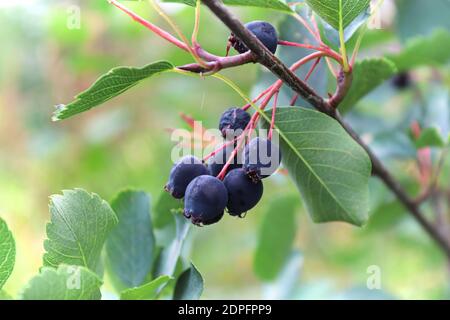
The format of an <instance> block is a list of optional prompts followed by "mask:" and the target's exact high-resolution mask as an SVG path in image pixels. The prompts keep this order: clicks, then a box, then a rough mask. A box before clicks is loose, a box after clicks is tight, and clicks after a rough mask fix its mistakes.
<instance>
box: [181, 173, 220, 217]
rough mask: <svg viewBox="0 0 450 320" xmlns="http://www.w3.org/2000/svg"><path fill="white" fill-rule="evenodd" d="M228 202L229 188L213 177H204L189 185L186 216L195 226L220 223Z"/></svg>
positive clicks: (185, 209) (185, 205) (185, 198)
mask: <svg viewBox="0 0 450 320" xmlns="http://www.w3.org/2000/svg"><path fill="white" fill-rule="evenodd" d="M227 202H228V193H227V188H225V185H224V184H223V182H222V181H220V180H219V179H217V178H216V177H213V176H208V175H203V176H199V177H197V178H195V179H194V180H192V181H191V183H189V185H188V187H187V189H186V196H185V197H184V216H185V217H186V218H188V219H191V221H192V223H193V224H195V225H207V224H212V223H215V222H217V221H219V220H220V219H221V218H222V216H223V211H224V210H225V207H226V205H227Z"/></svg>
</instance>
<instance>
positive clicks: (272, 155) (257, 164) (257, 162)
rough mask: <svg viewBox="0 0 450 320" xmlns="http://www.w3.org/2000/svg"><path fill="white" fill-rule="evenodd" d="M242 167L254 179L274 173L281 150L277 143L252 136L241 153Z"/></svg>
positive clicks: (278, 162)
mask: <svg viewBox="0 0 450 320" xmlns="http://www.w3.org/2000/svg"><path fill="white" fill-rule="evenodd" d="M242 163H243V165H242V168H243V169H244V170H245V172H246V173H247V175H248V176H249V177H250V178H251V179H252V180H253V181H254V182H256V181H258V180H260V179H263V178H266V177H268V176H270V175H271V174H272V173H274V172H275V171H276V170H277V168H278V166H279V165H280V163H281V151H280V149H279V148H278V146H277V145H275V144H273V143H272V142H271V141H270V140H267V139H264V138H253V139H252V140H250V142H249V143H248V144H247V145H246V146H245V148H244V152H243V154H242Z"/></svg>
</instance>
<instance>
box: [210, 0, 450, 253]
mask: <svg viewBox="0 0 450 320" xmlns="http://www.w3.org/2000/svg"><path fill="white" fill-rule="evenodd" d="M202 1H203V3H204V4H205V5H206V6H207V7H208V8H209V9H210V10H211V11H212V12H213V13H214V14H215V15H216V16H217V17H218V18H219V19H220V20H221V21H222V22H223V23H224V24H225V25H226V26H227V27H228V28H229V29H230V30H231V32H232V33H234V34H235V35H236V36H237V37H238V38H239V39H240V40H241V41H242V42H243V43H244V44H245V45H246V46H247V47H248V48H249V49H250V50H251V51H252V52H253V54H254V55H255V57H256V60H257V62H259V63H261V64H262V65H264V66H265V67H266V68H268V69H269V70H270V71H271V72H272V73H273V74H274V75H276V76H277V77H278V78H279V79H281V80H282V81H283V82H284V83H286V84H287V85H288V86H289V87H290V88H291V89H292V90H294V92H296V93H298V94H299V95H300V96H302V97H303V98H304V99H305V100H307V101H308V102H309V103H311V104H312V105H313V106H314V107H315V108H316V109H317V110H319V111H321V112H323V113H326V114H328V115H330V116H331V117H333V118H335V119H336V120H337V121H338V122H339V123H340V124H341V125H342V127H343V128H344V129H345V130H346V131H347V132H348V134H349V135H350V136H351V137H352V138H353V139H354V140H355V141H356V142H357V143H358V144H359V145H361V147H362V148H364V150H365V151H366V152H367V154H368V155H369V157H370V160H371V162H372V171H373V174H374V175H375V176H377V177H378V178H380V179H381V180H382V181H383V182H384V184H385V185H386V186H387V187H388V188H389V189H390V190H391V191H392V192H393V193H394V194H395V195H396V197H397V198H398V200H399V201H400V202H401V203H402V204H403V205H404V206H405V208H406V209H408V212H409V213H410V214H411V215H412V216H413V217H414V218H415V219H416V220H417V221H418V222H419V224H420V225H421V226H422V227H423V228H424V229H425V231H426V232H427V233H428V234H429V235H430V236H431V238H433V239H434V240H435V241H436V243H437V244H438V245H439V246H440V247H441V248H442V250H443V251H444V252H445V254H446V255H447V256H448V257H450V243H449V241H447V239H446V238H445V237H444V236H443V235H442V234H441V233H440V232H439V230H437V229H436V228H435V227H434V226H433V225H432V224H431V223H430V222H428V221H427V220H426V219H425V218H424V216H423V214H422V212H421V211H420V208H419V206H418V205H417V204H416V203H415V202H414V201H413V200H412V199H411V198H410V197H409V196H408V194H407V193H406V192H405V190H404V189H403V188H402V187H401V185H400V184H399V183H398V182H397V181H396V180H395V179H394V177H393V176H392V175H391V174H390V173H389V171H388V170H387V169H386V168H385V167H384V165H383V163H382V162H381V161H380V159H378V157H377V156H376V155H375V154H374V153H373V152H372V150H371V149H370V148H369V147H368V146H367V145H366V144H365V143H364V142H363V141H362V140H361V138H360V137H359V136H358V134H357V133H356V132H355V131H354V130H353V129H352V128H351V127H350V126H349V125H348V124H347V123H345V121H344V120H343V119H342V118H341V116H340V115H339V113H338V112H336V110H335V108H336V107H337V105H338V104H339V102H340V101H342V99H343V97H344V96H345V94H346V90H347V89H348V87H349V83H350V81H351V79H350V80H348V79H347V80H348V81H345V78H346V77H343V79H342V80H341V83H339V81H338V89H337V92H336V93H335V95H334V99H333V97H332V98H331V99H330V103H329V102H327V101H325V100H324V99H323V98H322V97H320V96H319V95H317V94H316V93H315V92H314V90H313V89H311V88H310V87H309V86H308V85H307V84H306V83H305V82H303V81H302V80H300V79H299V78H298V77H297V76H296V75H295V74H294V73H293V72H292V71H290V70H289V68H288V67H287V66H285V65H284V64H283V63H282V62H281V61H280V60H279V59H278V58H277V57H275V56H274V55H273V54H272V53H271V52H270V51H269V50H268V49H267V48H266V47H265V46H264V45H263V44H262V43H261V42H260V41H259V40H258V39H257V38H256V37H255V36H254V35H253V34H252V33H251V32H249V31H248V30H247V29H246V28H245V27H244V25H243V24H242V23H241V22H240V21H239V20H238V19H237V18H236V17H235V16H234V15H232V14H231V13H230V12H229V10H228V9H227V8H226V7H225V6H224V5H223V4H222V2H220V1H219V0H202ZM341 78H342V77H341ZM339 90H342V91H341V92H339Z"/></svg>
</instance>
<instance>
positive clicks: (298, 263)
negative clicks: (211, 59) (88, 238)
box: [0, 0, 450, 299]
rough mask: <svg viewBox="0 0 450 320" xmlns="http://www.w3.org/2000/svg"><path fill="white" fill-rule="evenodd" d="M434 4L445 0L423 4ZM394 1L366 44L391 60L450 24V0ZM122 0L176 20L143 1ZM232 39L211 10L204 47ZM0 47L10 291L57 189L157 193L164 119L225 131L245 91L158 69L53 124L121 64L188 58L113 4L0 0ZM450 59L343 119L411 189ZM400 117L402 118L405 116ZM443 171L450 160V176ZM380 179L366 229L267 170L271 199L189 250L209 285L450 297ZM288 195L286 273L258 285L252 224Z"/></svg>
mask: <svg viewBox="0 0 450 320" xmlns="http://www.w3.org/2000/svg"><path fill="white" fill-rule="evenodd" d="M435 1H436V2H439V3H441V2H442V1H440V0H433V1H418V3H423V4H424V3H430V4H431V3H433V2H435ZM385 2H386V3H387V4H386V5H384V6H383V11H382V12H383V13H382V17H383V21H382V22H383V28H382V29H381V30H372V31H369V33H368V35H367V37H366V38H365V39H366V40H365V41H364V44H363V51H362V55H363V56H382V55H383V54H384V53H386V52H391V51H395V50H398V48H399V47H400V46H401V44H402V43H404V42H405V41H407V39H408V38H410V37H414V36H416V35H417V34H423V35H425V36H426V35H428V34H429V33H430V32H432V30H433V29H434V28H435V27H444V28H447V29H448V28H449V26H448V19H447V18H448V13H449V9H450V7H448V6H447V3H448V2H445V0H444V1H443V3H444V4H443V7H441V9H439V7H437V8H434V9H433V10H431V9H430V7H429V6H428V7H427V6H424V8H421V9H420V8H417V9H415V10H419V12H421V17H422V18H421V19H420V20H421V22H420V23H418V22H417V16H416V15H417V11H415V10H413V9H411V8H410V7H408V6H405V4H404V3H405V2H408V1H396V3H394V2H393V1H385ZM416 2H417V1H416ZM126 4H127V5H128V6H129V7H131V8H132V9H133V10H135V11H136V12H138V13H140V14H141V15H143V16H144V17H146V18H149V19H150V20H151V21H152V22H154V23H156V24H158V25H160V26H164V27H167V25H166V24H165V23H164V21H163V20H162V19H161V17H159V16H158V15H157V14H156V13H155V12H154V10H153V9H152V8H151V6H149V4H148V3H147V2H145V1H144V2H141V3H138V2H133V1H127V2H126ZM73 6H76V7H75V8H79V9H80V14H81V16H80V17H81V25H80V28H79V29H71V28H68V19H69V18H70V17H71V15H72V14H73V11H72V9H73V8H74V7H73ZM163 8H164V9H165V10H166V12H168V13H170V15H171V16H172V17H173V18H174V19H175V21H176V22H177V23H178V24H179V26H180V27H181V28H182V29H183V30H184V32H185V34H190V32H191V29H192V22H193V14H194V10H193V9H192V8H189V7H186V6H183V5H175V4H163ZM232 10H233V11H234V12H235V13H236V14H238V15H239V16H240V17H241V18H242V20H243V21H250V20H255V19H258V20H268V21H270V22H272V23H274V24H276V23H279V22H281V21H282V20H283V19H284V16H283V14H281V13H276V12H273V11H267V10H262V9H248V8H245V9H244V8H232ZM437 15H443V16H444V18H442V19H441V18H438V16H437ZM446 17H447V18H446ZM422 19H427V20H426V21H428V22H423V21H422ZM441 22H442V23H441ZM439 23H441V25H439ZM412 24H413V25H414V26H411V25H412ZM414 28H415V29H417V30H415V31H414V30H411V29H414ZM227 37H228V31H227V29H226V28H225V27H224V26H223V25H221V24H220V23H218V21H217V20H216V19H215V18H214V17H213V16H212V15H211V14H210V13H209V12H208V11H207V10H203V15H202V27H201V31H200V42H201V43H202V44H203V46H204V47H206V48H208V49H209V50H210V51H212V52H214V53H217V54H222V53H224V51H225V46H226V41H227ZM0 43H1V49H0V190H1V192H0V216H1V217H2V218H4V219H5V220H6V221H7V223H8V225H9V227H10V229H11V230H12V232H13V233H14V236H15V239H16V243H17V261H16V266H15V269H14V272H13V274H12V277H11V279H10V280H9V281H8V283H7V285H6V288H5V289H6V290H7V291H8V292H10V293H11V294H16V293H17V292H18V291H20V288H21V287H22V286H23V285H24V284H25V283H26V281H27V280H28V279H29V278H31V277H32V276H33V275H34V274H35V273H36V272H37V271H38V269H39V267H40V266H41V265H42V261H41V257H42V254H43V251H44V250H43V246H42V241H43V239H44V238H45V224H46V222H47V221H48V219H49V213H48V207H47V205H48V196H49V195H51V194H55V193H59V192H60V191H61V190H63V189H69V188H75V187H81V188H84V189H86V190H89V191H91V192H95V193H98V194H99V195H100V196H101V197H102V198H104V199H111V198H112V197H113V196H114V195H115V194H116V193H117V192H118V191H120V190H122V189H124V188H125V187H133V188H137V189H142V190H145V191H147V192H149V193H150V194H151V195H152V199H153V203H155V202H156V200H157V199H158V197H159V196H160V194H161V191H162V187H163V185H164V184H165V182H166V178H167V174H168V172H169V170H170V167H171V166H172V163H171V161H170V152H171V149H172V147H173V142H172V141H171V140H170V134H169V133H168V132H167V130H166V129H167V128H179V127H186V125H185V124H184V123H183V121H182V120H181V119H180V117H179V112H184V113H186V114H189V115H191V116H193V117H194V118H195V119H197V120H201V121H203V123H204V125H205V126H207V127H216V126H217V121H218V118H219V115H220V114H221V112H222V111H223V110H224V109H225V108H227V107H230V106H239V105H242V104H243V101H242V100H241V98H240V97H239V96H238V95H237V94H236V93H234V92H233V91H231V90H229V89H228V88H227V87H226V86H225V85H224V84H223V83H220V82H219V81H217V80H215V79H212V78H206V79H196V78H190V77H182V76H179V75H175V74H163V75H161V76H158V77H156V78H153V79H151V80H150V81H146V82H145V83H144V84H143V85H140V86H138V87H137V88H135V89H133V90H132V91H131V92H129V93H127V94H125V95H123V96H121V97H119V98H117V99H114V100H112V101H110V102H108V103H107V104H106V105H104V106H102V107H100V108H96V109H95V110H91V111H89V112H87V113H84V114H82V115H79V116H77V117H74V118H71V119H69V120H65V121H62V122H57V123H53V122H51V119H50V118H51V113H52V112H53V108H54V105H56V104H58V103H67V102H69V101H70V100H71V99H72V97H73V96H74V95H75V94H76V93H78V92H81V91H82V90H84V89H86V88H87V87H88V86H89V85H90V84H91V83H92V82H93V80H95V79H96V78H97V77H98V76H99V75H100V74H102V73H105V72H106V71H107V70H109V69H110V68H112V67H115V66H118V65H131V66H142V65H144V64H147V63H149V62H153V61H156V60H160V59H164V60H169V61H171V62H173V63H174V64H182V63H188V62H190V61H191V58H190V57H189V56H188V55H187V54H185V53H183V52H181V51H180V50H178V49H177V48H175V47H173V46H170V45H168V44H167V43H165V42H164V41H162V40H160V39H159V38H157V37H156V36H154V35H153V34H151V33H150V32H149V31H148V30H146V29H144V28H143V27H141V26H139V25H138V24H136V23H134V22H132V21H131V20H130V19H129V18H128V17H126V16H125V15H124V14H123V13H122V12H119V11H118V10H115V9H114V8H113V7H112V6H110V5H108V3H107V1H100V0H98V1H87V0H80V1H76V0H67V1H57V2H56V1H50V0H48V1H44V0H41V1H4V0H3V1H1V2H0ZM448 70H449V67H448V65H447V66H443V67H440V68H439V69H437V68H429V67H423V68H419V69H416V70H414V71H413V72H412V78H413V79H414V81H415V82H416V84H417V85H415V86H414V87H413V88H409V89H406V90H403V91H398V90H396V89H395V88H393V87H392V85H391V84H390V83H386V84H384V85H382V86H381V87H380V88H379V89H377V91H376V92H374V93H372V94H371V95H369V96H368V97H367V98H366V99H364V101H362V102H361V103H360V104H359V105H358V107H357V108H355V110H354V112H352V113H350V114H349V115H348V117H349V119H350V120H351V122H352V124H354V125H355V126H357V127H358V125H359V131H360V132H362V133H366V138H368V139H369V141H371V139H372V138H374V137H375V136H376V137H377V138H378V139H377V140H375V139H372V140H373V141H372V142H373V146H374V147H375V150H376V151H377V153H378V154H380V155H383V157H384V159H385V160H386V161H387V162H388V163H389V165H390V166H391V167H392V168H394V169H399V170H395V172H396V175H397V176H398V177H399V178H400V179H401V180H402V181H403V182H404V183H405V185H407V186H408V187H409V189H410V190H411V192H417V185H418V181H417V178H416V177H417V168H416V163H415V158H414V157H415V152H414V151H411V150H410V144H411V143H410V142H409V141H408V132H407V131H408V130H407V127H408V125H409V123H410V121H411V119H414V118H415V117H416V118H417V113H415V111H414V110H417V108H419V107H424V106H425V107H426V108H431V109H430V110H431V111H433V112H435V113H436V112H437V116H436V117H435V120H436V121H441V122H442V123H440V125H441V127H442V126H445V125H448V122H449V120H450V117H449V116H448V114H449V100H448V99H449V97H448V87H449V81H450V79H449V78H450V77H449V72H448ZM259 72H260V71H259V68H258V67H257V66H256V65H247V66H243V67H241V68H239V69H233V70H226V71H225V72H224V73H225V74H226V75H227V76H229V77H231V78H232V79H233V80H234V81H236V82H237V83H238V84H239V86H240V87H241V88H242V89H243V90H244V91H245V92H248V93H250V92H251V90H252V86H253V84H254V82H255V80H256V79H257V78H258V77H259ZM419 94H420V95H419ZM418 95H419V96H418ZM420 97H422V98H420ZM418 105H420V106H419V107H417V106H418ZM438 108H440V109H438ZM436 110H438V111H436ZM439 110H440V111H439ZM439 112H441V113H439ZM442 112H445V114H446V115H447V116H446V118H445V117H442ZM380 115H382V116H383V117H385V118H386V119H388V120H387V121H386V122H387V125H386V127H381V128H380V123H379V122H377V119H380ZM444 118H445V119H444ZM374 119H375V120H374ZM408 121H409V122H408ZM405 122H408V123H407V126H406V129H405V127H404V126H403V127H402V126H401V124H402V123H405ZM443 122H445V123H443ZM375 128H376V129H377V130H378V131H377V133H376V134H374V132H375V131H373V130H375ZM372 129H373V130H372ZM380 132H381V133H380ZM448 171H449V170H448V169H447V170H444V172H443V177H444V179H445V177H448V174H449V173H450V172H448ZM446 180H447V181H448V179H446ZM371 189H372V190H371V191H372V194H371V196H372V203H373V206H372V210H371V215H372V217H371V220H370V221H369V223H368V225H367V226H366V227H363V228H355V227H352V226H350V225H347V224H344V223H328V224H314V223H312V221H311V219H310V217H309V216H308V215H307V213H306V212H305V210H304V209H303V208H302V206H301V200H300V198H299V195H298V193H297V191H296V189H295V186H294V184H293V183H292V182H291V180H290V179H289V177H287V176H285V175H282V174H279V175H277V176H275V177H272V178H270V179H269V180H268V181H266V182H265V196H264V197H263V200H262V202H261V203H260V204H259V205H258V206H257V208H256V209H254V210H252V211H251V212H250V213H249V214H248V215H247V216H246V218H245V219H242V220H240V219H236V218H232V217H230V216H225V218H224V219H223V220H222V221H221V222H220V223H218V224H216V225H213V226H209V227H205V228H193V232H192V233H191V237H190V242H189V243H188V244H187V245H186V250H187V251H189V253H188V254H189V255H190V256H191V257H192V260H193V261H194V263H195V264H196V266H197V267H198V269H199V270H200V271H201V273H202V275H203V277H204V279H205V291H204V295H203V297H204V298H212V299H214V298H236V299H242V298H268V297H271V298H300V299H314V298H348V297H359V298H377V297H385V298H398V299H407V298H412V299H419V298H425V299H436V298H449V297H450V295H449V272H450V265H449V261H446V259H445V257H444V255H443V254H442V253H441V252H440V251H439V249H438V248H437V247H436V246H435V245H434V243H433V242H432V241H431V240H430V239H429V238H428V236H427V235H426V234H424V232H423V231H422V230H421V229H420V227H419V226H418V225H417V224H416V222H415V221H414V220H413V219H412V218H411V217H410V216H409V215H407V214H406V213H405V212H404V210H403V208H402V207H401V206H400V205H399V203H398V202H396V201H395V199H394V198H393V197H392V196H391V195H390V194H389V193H388V192H387V191H386V190H385V189H384V187H383V186H382V185H381V184H380V183H379V181H376V180H374V181H371ZM286 196H287V197H289V198H290V199H291V200H289V201H293V202H295V203H296V205H295V215H294V216H293V221H294V226H295V229H294V235H295V238H294V244H293V247H294V248H293V250H294V252H295V253H294V254H293V255H292V256H291V258H292V259H290V260H289V261H290V262H291V263H290V264H289V265H288V266H286V270H285V271H286V272H285V273H284V274H280V276H279V277H278V279H276V280H274V281H264V280H261V279H260V278H259V277H258V274H259V272H258V269H260V268H263V269H264V266H257V265H254V253H255V249H256V247H257V246H258V240H257V239H258V234H259V232H260V230H262V228H264V226H265V227H266V228H267V223H266V225H264V223H263V221H264V220H265V219H266V218H267V219H266V221H271V220H270V219H273V220H274V221H276V220H277V217H275V216H274V215H283V212H282V211H277V212H273V211H271V210H270V208H271V205H272V202H273V201H274V200H277V199H280V198H282V197H286ZM292 197H293V199H294V200H292ZM282 199H284V198H282ZM278 218H279V217H278ZM277 225H283V223H281V224H277V223H274V228H275V227H276V226H277ZM269 228H270V224H269ZM272 231H273V232H274V233H277V232H278V233H279V234H280V235H281V234H282V233H283V230H276V229H275V230H272ZM373 265H375V266H378V267H379V268H380V269H379V270H380V271H381V284H382V288H381V290H368V289H367V286H366V281H367V279H368V277H369V276H370V275H371V274H370V266H373ZM368 268H369V269H368ZM368 270H369V273H368ZM255 271H256V272H255ZM283 276H284V278H283ZM107 290H108V287H107V288H106V291H107Z"/></svg>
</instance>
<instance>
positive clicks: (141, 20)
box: [108, 0, 190, 52]
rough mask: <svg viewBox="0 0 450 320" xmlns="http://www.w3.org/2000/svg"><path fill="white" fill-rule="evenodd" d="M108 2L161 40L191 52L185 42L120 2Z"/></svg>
mask: <svg viewBox="0 0 450 320" xmlns="http://www.w3.org/2000/svg"><path fill="white" fill-rule="evenodd" d="M108 1H109V3H111V4H112V5H114V6H116V7H117V8H119V9H120V10H122V11H123V12H125V13H126V14H127V15H129V16H130V17H131V18H132V19H133V20H134V21H136V22H138V23H140V24H141V25H143V26H144V27H146V28H147V29H149V30H150V31H152V32H154V33H156V34H157V35H158V36H160V37H161V38H163V39H165V40H167V41H169V42H171V43H173V44H174V45H176V46H177V47H178V48H180V49H183V50H184V51H187V52H189V51H190V50H189V47H188V46H187V45H186V44H185V43H184V42H182V41H180V40H178V39H177V38H175V37H174V36H173V35H171V34H170V33H169V32H167V31H165V30H163V29H161V28H159V27H157V26H156V25H154V24H153V23H151V22H149V21H147V20H145V19H144V18H142V17H141V16H139V15H137V14H136V13H134V12H133V11H131V10H130V9H128V8H127V7H125V6H124V5H122V4H120V3H119V2H117V1H116V0H108Z"/></svg>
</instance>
